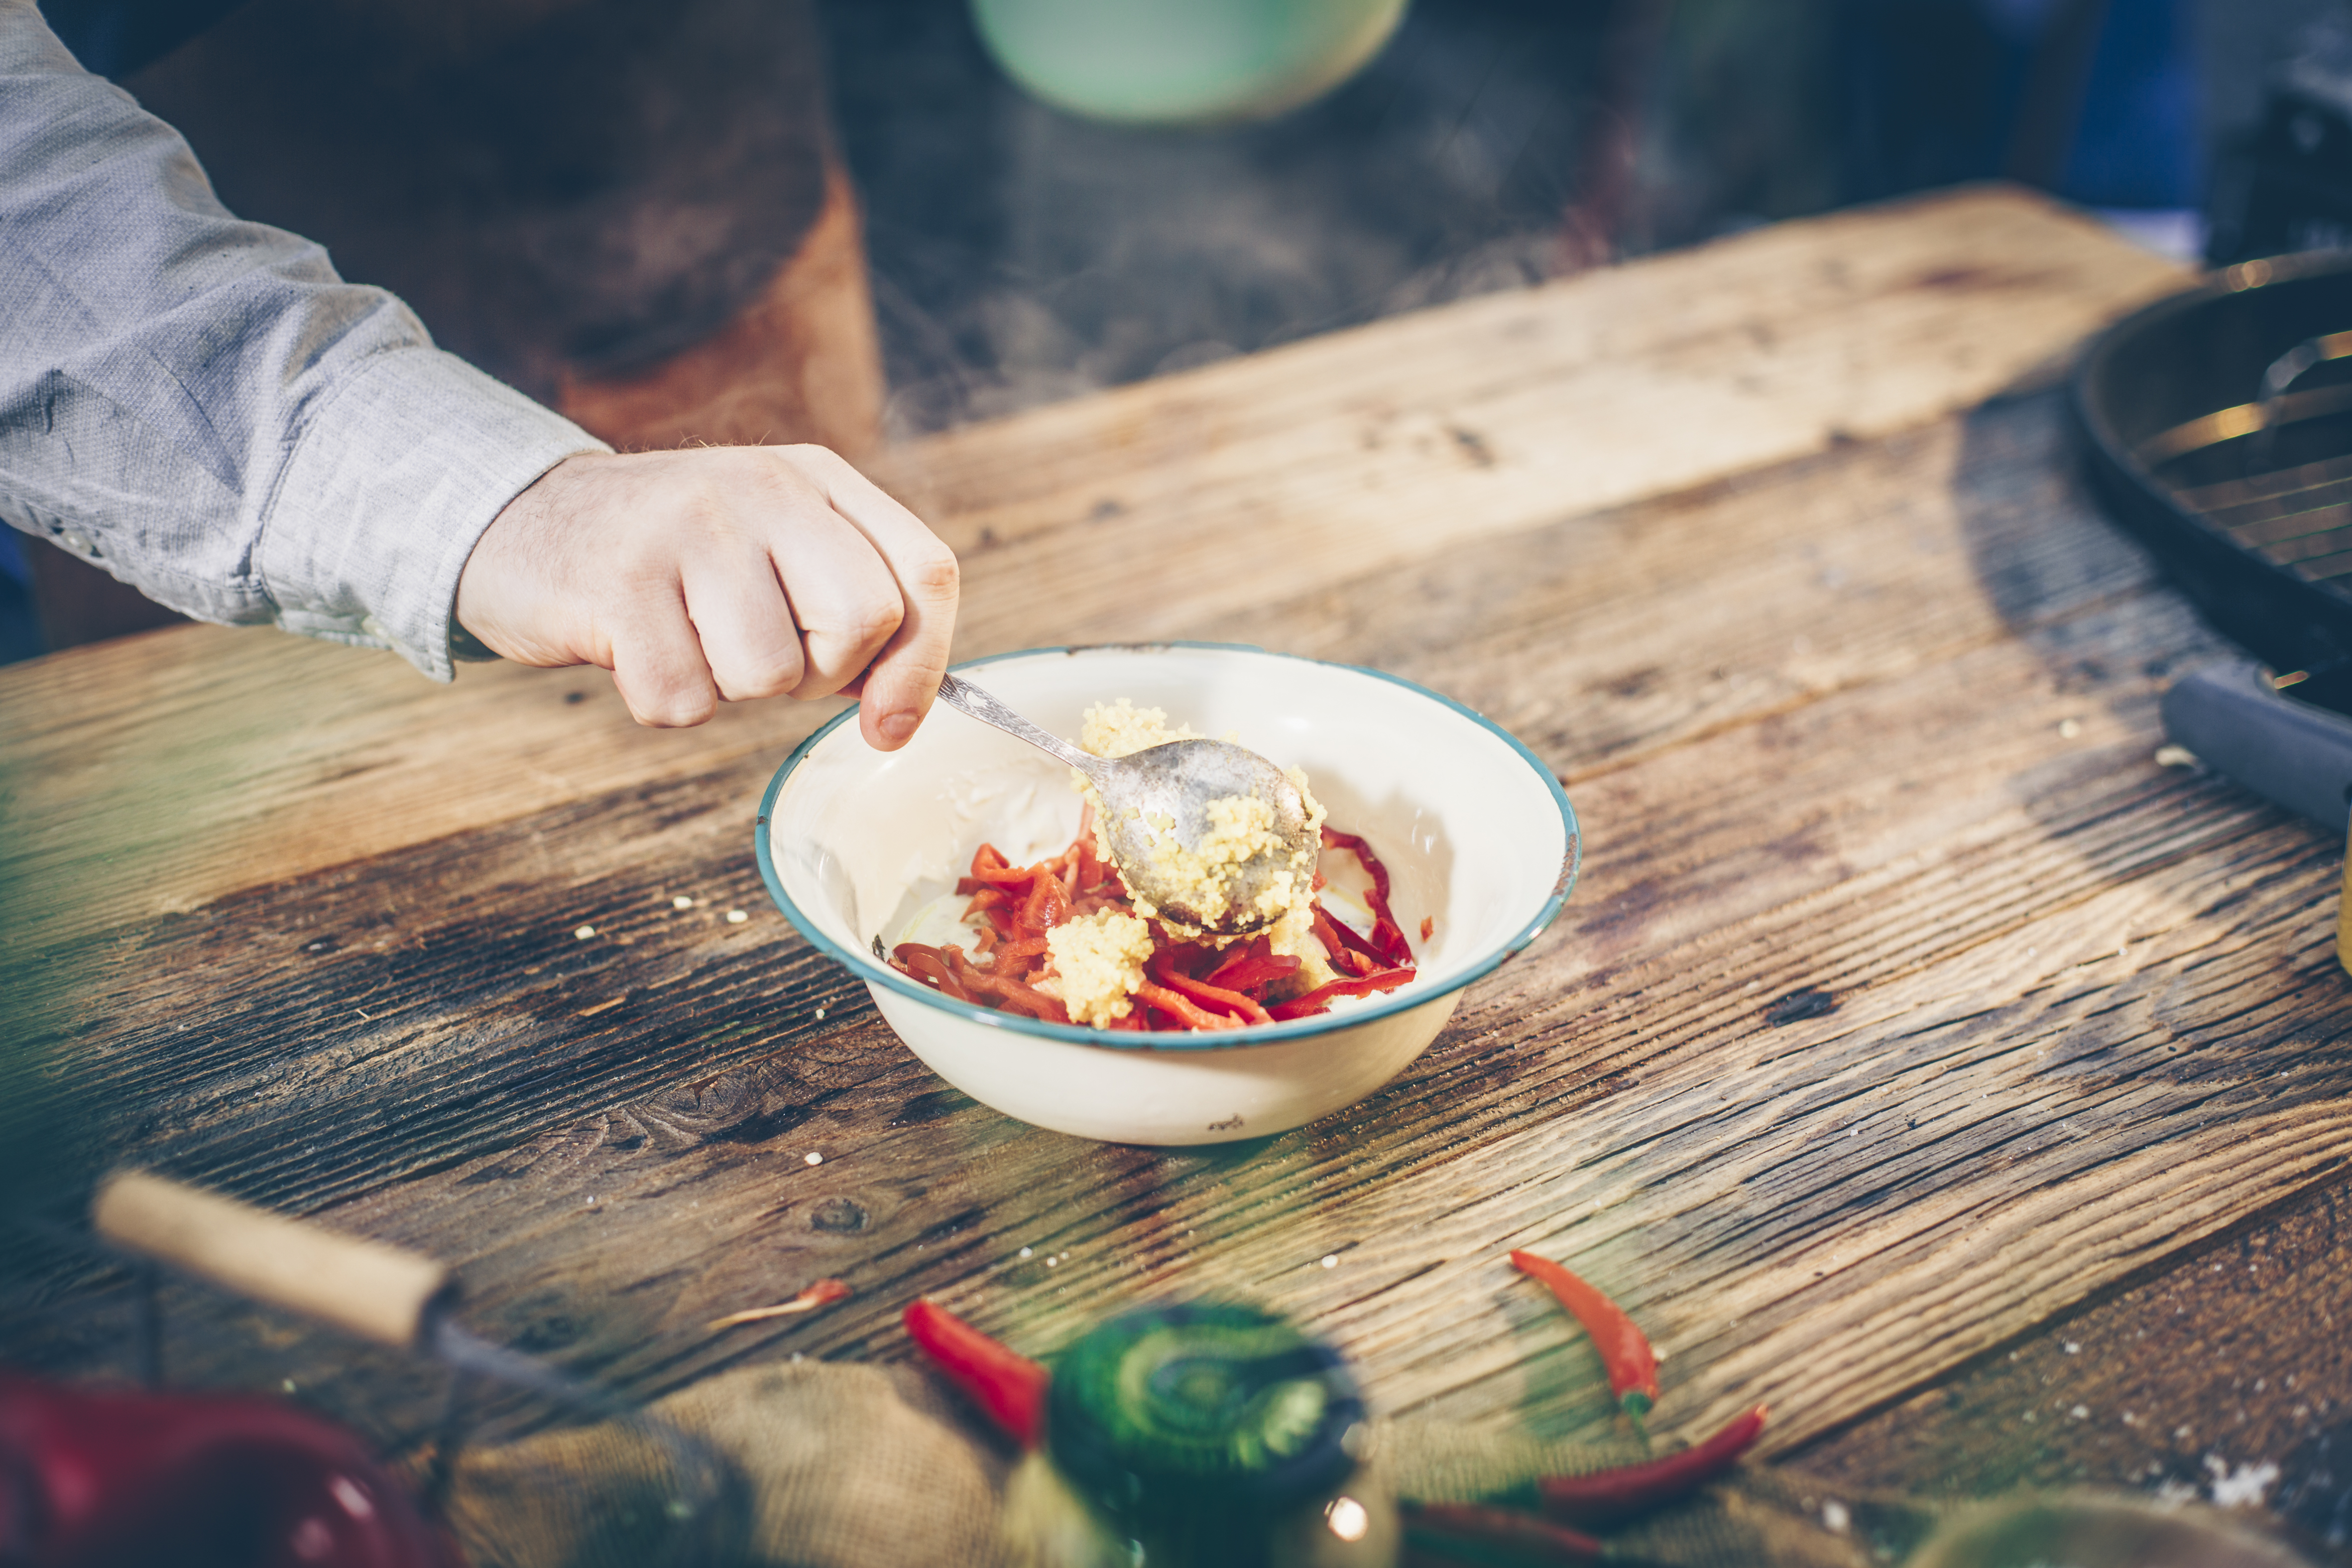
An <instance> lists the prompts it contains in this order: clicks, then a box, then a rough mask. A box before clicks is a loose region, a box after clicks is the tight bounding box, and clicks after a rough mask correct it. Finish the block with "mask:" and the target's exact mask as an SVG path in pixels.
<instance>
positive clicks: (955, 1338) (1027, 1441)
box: [901, 1300, 1053, 1448]
mask: <svg viewBox="0 0 2352 1568" xmlns="http://www.w3.org/2000/svg"><path fill="white" fill-rule="evenodd" d="M901 1317H902V1318H903V1320H904V1321H905V1322H906V1325H907V1335H908V1338H909V1339H911V1340H913V1341H914V1342H915V1343H916V1344H918V1345H919V1346H921V1347H922V1351H923V1353H924V1354H925V1355H927V1356H929V1357H930V1358H931V1364H932V1365H934V1366H936V1367H938V1368H939V1369H940V1371H941V1372H943V1373H947V1375H948V1379H949V1381H950V1382H951V1383H953V1384H955V1385H956V1386H957V1387H958V1388H960V1389H961V1390H962V1391H963V1392H964V1393H965V1394H968V1395H969V1396H971V1401H972V1403H974V1404H975V1405H979V1406H980V1407H981V1409H982V1410H984V1411H986V1412H987V1413H988V1418H989V1419H990V1420H992V1421H993V1422H995V1423H996V1424H997V1426H1000V1427H1002V1428H1003V1430H1004V1433H1005V1435H1006V1436H1009V1437H1011V1438H1012V1439H1013V1441H1014V1442H1016V1443H1019V1444H1020V1445H1021V1446H1022V1447H1024V1448H1034V1447H1037V1445H1038V1443H1039V1442H1040V1441H1042V1440H1043V1439H1044V1437H1045V1388H1046V1385H1047V1384H1050V1383H1051V1382H1052V1381H1053V1374H1052V1373H1048V1372H1047V1371H1046V1370H1045V1368H1044V1367H1042V1366H1040V1365H1038V1364H1037V1363H1035V1362H1034V1361H1031V1360H1030V1359H1029V1358H1028V1357H1027V1356H1024V1355H1020V1354H1017V1353H1015V1352H1013V1351H1012V1350H1010V1349H1008V1348H1007V1347H1005V1346H1004V1345H1002V1344H1000V1343H998V1342H996V1341H994V1340H992V1339H990V1338H989V1337H988V1336H987V1335H986V1334H983V1333H982V1332H981V1331H979V1330H978V1329H975V1328H973V1327H972V1326H971V1324H970V1323H967V1322H965V1321H963V1320H962V1319H961V1318H959V1317H957V1316H956V1315H955V1314H954V1313H953V1312H950V1311H949V1310H947V1309H946V1308H945V1307H938V1306H934V1305H932V1304H931V1303H930V1302H929V1301H924V1300H914V1301H909V1302H908V1303H907V1310H906V1311H905V1312H904V1313H903V1314H901Z"/></svg>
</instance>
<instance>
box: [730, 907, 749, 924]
mask: <svg viewBox="0 0 2352 1568" xmlns="http://www.w3.org/2000/svg"><path fill="white" fill-rule="evenodd" d="M750 919H751V916H750V915H747V914H745V913H744V912H743V911H742V910H728V911H727V923H728V924H729V925H731V926H739V925H741V924H742V923H743V922H744V921H748V920H750Z"/></svg>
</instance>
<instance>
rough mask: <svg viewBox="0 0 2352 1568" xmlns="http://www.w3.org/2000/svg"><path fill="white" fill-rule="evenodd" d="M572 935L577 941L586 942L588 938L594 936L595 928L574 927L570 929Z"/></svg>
mask: <svg viewBox="0 0 2352 1568" xmlns="http://www.w3.org/2000/svg"><path fill="white" fill-rule="evenodd" d="M595 934H596V928H595V927H594V926H575V927H573V928H572V936H574V937H575V938H577V939H578V940H579V941H582V942H586V941H587V940H588V939H589V938H590V937H592V936H594V935H595Z"/></svg>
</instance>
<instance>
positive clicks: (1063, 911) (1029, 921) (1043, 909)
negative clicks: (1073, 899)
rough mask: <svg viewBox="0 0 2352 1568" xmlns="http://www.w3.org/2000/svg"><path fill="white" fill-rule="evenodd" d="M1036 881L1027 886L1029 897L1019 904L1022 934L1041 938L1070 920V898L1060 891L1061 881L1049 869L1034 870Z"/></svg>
mask: <svg viewBox="0 0 2352 1568" xmlns="http://www.w3.org/2000/svg"><path fill="white" fill-rule="evenodd" d="M1035 870H1036V873H1037V875H1036V879H1035V880H1034V881H1033V882H1031V883H1030V884H1029V896H1028V898H1026V899H1025V900H1023V901H1022V904H1021V924H1022V926H1023V928H1024V931H1023V934H1024V935H1027V936H1043V935H1045V932H1047V931H1051V930H1053V929H1054V928H1055V926H1057V925H1060V924H1061V923H1062V922H1063V921H1066V920H1068V919H1069V918H1070V896H1069V894H1068V893H1066V892H1065V891H1064V890H1063V889H1062V879H1060V878H1059V877H1056V876H1055V875H1054V872H1053V869H1052V868H1050V867H1046V866H1039V867H1037V868H1035Z"/></svg>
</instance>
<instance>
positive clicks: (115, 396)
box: [0, 0, 602, 678]
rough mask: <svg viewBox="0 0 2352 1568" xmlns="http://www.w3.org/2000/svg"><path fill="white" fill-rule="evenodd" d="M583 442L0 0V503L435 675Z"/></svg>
mask: <svg viewBox="0 0 2352 1568" xmlns="http://www.w3.org/2000/svg"><path fill="white" fill-rule="evenodd" d="M599 449H602V448H601V443H598V442H596V441H594V440H593V438H591V437H588V436H586V435H585V434H584V433H583V432H582V431H580V430H579V429H578V427H576V426H572V424H570V423H569V422H568V421H566V420H563V419H562V418H561V417H560V416H556V415H554V414H552V413H551V412H549V411H547V410H546V409H543V408H541V407H540V406H539V405H536V404H533V403H531V402H530V400H529V399H527V398H524V397H523V396H521V395H520V394H518V393H515V392H513V391H512V390H510V389H509V388H507V387H504V386H501V385H499V384H498V383H496V382H494V381H492V380H490V379H489V378H488V377H487V376H485V375H482V374H480V373H479V372H477V371H475V370H473V369H471V368H470V367H468V366H467V365H465V364H464V363H461V362H459V361H457V360H456V359H454V358H452V357H451V356H449V355H446V354H444V353H440V352H439V351H438V350H436V349H435V348H433V347H432V345H431V341H430V339H429V337H428V336H427V335H426V333H425V329H424V326H423V324H422V323H421V322H419V321H417V320H416V318H415V315H414V314H413V313H411V312H410V311H409V310H407V309H406V307H404V306H403V305H402V304H401V303H400V302H399V301H398V300H395V299H394V298H393V297H392V296H390V295H389V294H386V293H384V292H383V291H382V290H380V289H366V288H361V287H358V286H355V285H352V284H347V283H345V282H343V281H342V280H341V279H339V278H338V277H337V276H336V275H335V272H334V270H333V268H332V267H331V266H330V265H329V263H328V260H327V258H326V255H325V253H324V252H323V251H322V250H320V248H319V247H317V246H315V245H311V244H310V243H309V242H307V241H304V240H302V239H299V238H298V237H295V236H292V235H289V234H286V233H284V232H282V231H280V230H277V229H272V228H269V227H267V226H263V225H259V224H250V223H243V222H240V221H238V220H237V219H236V218H235V217H233V216H230V215H229V214H228V213H227V212H226V210H224V209H223V208H222V207H221V206H220V205H219V203H218V202H217V201H216V200H215V198H214V196H213V195H212V192H211V189H210V187H209V186H208V184H206V183H205V178H204V175H203V173H202V171H201V170H199V169H198V167H197V166H196V163H195V160H194V156H193V155H192V154H191V153H189V151H188V149H187V146H186V144H185V143H184V142H183V141H182V140H181V139H180V138H179V136H178V135H177V134H176V133H174V132H173V131H172V130H171V129H170V128H169V127H168V126H165V125H163V123H162V122H161V121H157V120H155V119H153V118H152V116H149V115H147V114H145V113H143V112H142V111H141V110H139V109H138V108H137V106H136V105H135V104H133V103H132V102H131V100H130V99H129V98H128V97H126V96H125V95H123V94H122V93H121V92H119V91H118V90H116V89H114V88H112V87H110V86H109V85H108V84H107V83H105V82H103V81H100V80H99V79H95V78H92V77H90V76H89V75H87V74H86V73H84V72H82V71H81V70H80V69H79V68H78V67H77V66H75V64H74V63H73V61H72V59H71V58H70V57H69V56H68V55H67V54H66V53H65V51H64V50H63V49H62V48H61V47H59V46H58V44H57V43H56V41H55V39H54V38H52V37H50V36H49V34H48V31H47V27H46V26H44V25H43V24H42V22H41V21H40V18H39V16H38V15H37V12H36V11H35V10H34V9H33V6H32V5H31V3H30V0H0V516H5V519H6V521H9V522H10V523H13V524H14V525H16V527H18V528H21V529H24V530H25V531H28V532H32V533H36V534H39V535H42V536H44V537H47V538H48V539H50V540H52V541H53V542H58V543H60V544H62V545H64V546H65V547H67V548H68V549H72V550H74V551H75V552H76V553H78V554H80V555H82V556H83V557H84V558H85V559H89V560H91V561H93V562H94V563H96V564H98V565H100V566H102V567H104V568H105V569H106V570H108V571H110V572H111V573H113V574H114V575H116V576H118V577H120V578H122V579H123V580H125V581H127V582H130V583H131V584H134V585H136V586H137V587H139V588H140V589H141V591H142V592H144V593H146V594H148V595H151V596H152V597H154V598H156V599H159V600H161V601H163V603H166V604H169V605H173V606H174V607H175V608H178V609H181V610H184V611H185V612H187V613H189V614H191V615H194V616H199V617H201V618H204V619H207V620H215V621H232V622H276V623H277V624H278V625H281V626H286V627H287V628H289V630H295V631H300V632H304V633H307V634H310V635H312V636H320V637H331V638H334V639H336V640H339V641H345V642H352V643H358V644H363V645H369V646H375V647H394V648H396V649H397V650H398V651H400V652H401V653H402V654H403V655H404V656H405V657H406V658H409V659H411V660H412V661H413V662H415V664H416V665H417V666H418V667H419V668H423V669H425V671H427V673H430V674H434V675H436V676H440V677H443V678H446V675H447V673H448V668H449V666H448V637H449V617H450V610H451V605H452V603H453V602H454V599H455V595H456V592H457V582H458V577H459V574H460V573H461V572H462V570H463V568H464V566H465V563H466V560H467V554H468V553H469V552H471V550H472V548H473V546H474V543H475V542H476V540H477V539H478V537H479V535H480V533H481V531H483V529H485V528H486V527H487V526H488V524H489V522H490V521H491V520H492V519H493V518H495V517H496V516H497V515H498V513H499V510H500V508H501V507H503V506H504V505H505V504H506V502H507V501H508V500H510V499H511V498H513V497H514V496H515V495H517V494H519V493H520V492H521V491H522V490H523V489H526V488H528V487H529V486H530V483H531V482H532V481H533V480H534V479H537V478H538V477H539V475H540V474H541V473H543V472H544V471H546V469H547V468H550V467H551V466H552V465H553V464H554V463H556V462H557V461H559V460H561V459H562V458H564V457H565V456H567V455H569V454H571V453H573V452H579V451H587V450H599Z"/></svg>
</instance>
